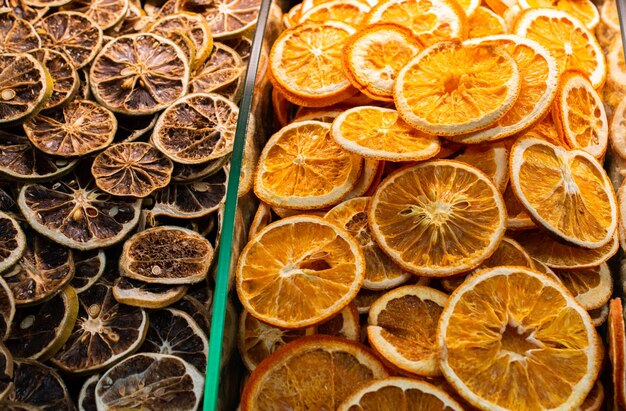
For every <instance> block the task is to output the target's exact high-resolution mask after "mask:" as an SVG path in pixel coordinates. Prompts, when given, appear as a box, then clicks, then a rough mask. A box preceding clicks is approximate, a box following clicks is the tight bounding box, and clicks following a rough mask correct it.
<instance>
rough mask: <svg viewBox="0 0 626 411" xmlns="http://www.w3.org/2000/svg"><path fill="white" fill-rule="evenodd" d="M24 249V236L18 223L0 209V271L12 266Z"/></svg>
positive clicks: (20, 256)
mask: <svg viewBox="0 0 626 411" xmlns="http://www.w3.org/2000/svg"><path fill="white" fill-rule="evenodd" d="M25 250H26V236H25V235H24V232H23V231H22V228H21V227H20V225H19V223H18V222H17V221H16V220H15V219H14V218H13V217H11V216H10V215H8V214H6V213H3V212H2V211H0V273H1V272H3V271H6V270H8V269H9V268H11V267H13V266H14V265H15V264H16V263H17V262H18V260H19V259H20V258H22V255H23V254H24V251H25Z"/></svg>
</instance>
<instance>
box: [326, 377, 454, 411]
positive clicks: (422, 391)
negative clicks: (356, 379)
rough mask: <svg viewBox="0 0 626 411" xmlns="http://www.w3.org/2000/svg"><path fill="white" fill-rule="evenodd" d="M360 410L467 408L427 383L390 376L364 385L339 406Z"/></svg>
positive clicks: (340, 409) (451, 410) (447, 410)
mask: <svg viewBox="0 0 626 411" xmlns="http://www.w3.org/2000/svg"><path fill="white" fill-rule="evenodd" d="M356 409H359V410H376V409H390V410H391V409H397V410H400V409H405V410H407V411H419V410H432V411H439V410H441V411H443V410H445V411H461V410H463V409H464V408H463V407H462V406H461V405H460V404H459V403H457V402H456V401H455V400H454V399H453V398H452V397H451V396H450V395H448V394H447V393H446V392H445V391H443V390H441V389H439V388H437V387H435V386H434V385H431V384H429V383H427V382H424V381H418V380H413V379H409V378H402V377H388V378H383V379H380V380H374V381H372V382H370V383H367V384H364V385H362V386H360V387H359V388H358V389H357V390H356V391H354V392H353V393H352V394H351V395H350V396H349V397H348V398H346V399H345V400H344V401H343V402H342V403H341V404H340V405H339V407H338V408H337V411H350V410H356Z"/></svg>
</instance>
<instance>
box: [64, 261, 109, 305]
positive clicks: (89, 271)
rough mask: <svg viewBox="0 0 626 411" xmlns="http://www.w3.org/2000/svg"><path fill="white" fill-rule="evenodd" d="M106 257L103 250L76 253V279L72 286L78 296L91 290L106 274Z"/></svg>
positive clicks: (73, 280) (72, 281)
mask: <svg viewBox="0 0 626 411" xmlns="http://www.w3.org/2000/svg"><path fill="white" fill-rule="evenodd" d="M105 266H106V256H105V254H104V251H103V250H95V251H82V252H81V251H74V277H72V280H71V282H70V284H71V285H72V287H74V290H75V291H76V293H77V294H80V293H82V292H83V291H85V290H87V289H89V287H91V286H92V285H94V284H95V283H96V281H98V280H99V279H100V277H102V274H104V268H105Z"/></svg>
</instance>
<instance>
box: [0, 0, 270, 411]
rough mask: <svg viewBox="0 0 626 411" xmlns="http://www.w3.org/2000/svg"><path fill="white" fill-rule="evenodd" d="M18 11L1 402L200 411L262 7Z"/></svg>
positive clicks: (6, 76) (7, 105) (9, 89)
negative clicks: (228, 200)
mask: <svg viewBox="0 0 626 411" xmlns="http://www.w3.org/2000/svg"><path fill="white" fill-rule="evenodd" d="M4 4H7V5H8V6H7V7H5V8H2V9H0V273H1V276H0V294H1V295H0V336H1V337H2V340H1V342H0V408H1V409H28V410H30V409H46V410H73V409H76V408H78V409H80V410H93V409H98V410H105V409H107V410H108V409H120V408H123V409H131V408H132V409H136V408H142V409H163V408H164V407H166V408H168V409H177V410H196V409H197V407H198V404H199V403H200V400H201V398H202V393H203V389H204V372H205V368H206V361H207V351H208V338H209V328H210V321H211V305H212V281H213V280H212V276H211V274H210V272H211V270H212V269H213V265H214V258H213V257H214V254H215V252H214V247H215V246H216V243H217V242H218V239H219V231H220V226H221V221H220V218H219V215H218V214H219V213H218V211H219V209H220V206H221V205H222V204H223V200H224V197H225V191H226V180H227V175H228V167H229V160H230V154H231V152H232V149H233V139H234V134H235V127H236V121H237V116H238V106H237V103H238V100H239V98H240V96H241V92H242V84H243V76H244V71H245V64H246V62H247V59H248V57H249V52H250V48H251V41H250V40H249V36H250V34H251V33H252V29H253V27H254V25H255V23H256V18H257V14H258V9H259V6H260V1H247V2H240V1H228V0H220V1H214V2H209V3H204V2H195V1H191V0H170V1H167V2H165V3H162V2H158V1H156V2H155V1H150V0H148V1H146V2H139V1H135V0H130V1H129V0H111V1H100V0H76V1H71V0H35V1H22V0H16V1H9V2H5V3H4ZM227 316H228V318H227V328H228V329H227V331H226V335H227V338H229V339H230V340H231V341H233V340H234V338H235V337H234V332H235V323H236V319H235V313H234V309H233V307H229V309H228V313H227ZM229 354H230V353H229V352H228V350H225V353H224V360H226V357H227V356H228V355H229ZM61 376H63V377H61ZM69 380H71V381H72V387H76V386H77V385H78V386H79V387H80V384H82V383H84V385H83V386H82V389H81V390H80V393H78V390H75V391H76V392H75V393H72V397H73V398H71V396H70V393H69V392H68V385H66V383H65V382H64V381H69Z"/></svg>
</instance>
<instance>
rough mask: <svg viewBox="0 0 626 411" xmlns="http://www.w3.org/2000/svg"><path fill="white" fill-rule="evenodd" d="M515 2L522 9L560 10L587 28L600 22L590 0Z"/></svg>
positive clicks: (532, 0) (524, 0) (520, 0)
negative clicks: (543, 8) (542, 8)
mask: <svg viewBox="0 0 626 411" xmlns="http://www.w3.org/2000/svg"><path fill="white" fill-rule="evenodd" d="M517 3H518V4H519V5H520V7H521V8H522V9H530V8H540V7H545V8H551V9H557V10H562V11H564V12H566V13H568V14H569V15H570V16H572V17H575V18H577V19H578V20H580V21H581V22H582V23H583V24H584V25H585V26H586V27H587V28H588V29H589V30H593V29H594V28H595V27H596V26H597V25H598V23H600V13H598V9H597V8H596V5H595V4H593V2H592V1H590V0H557V1H551V0H518V1H517ZM609 3H611V2H610V1H609Z"/></svg>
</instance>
